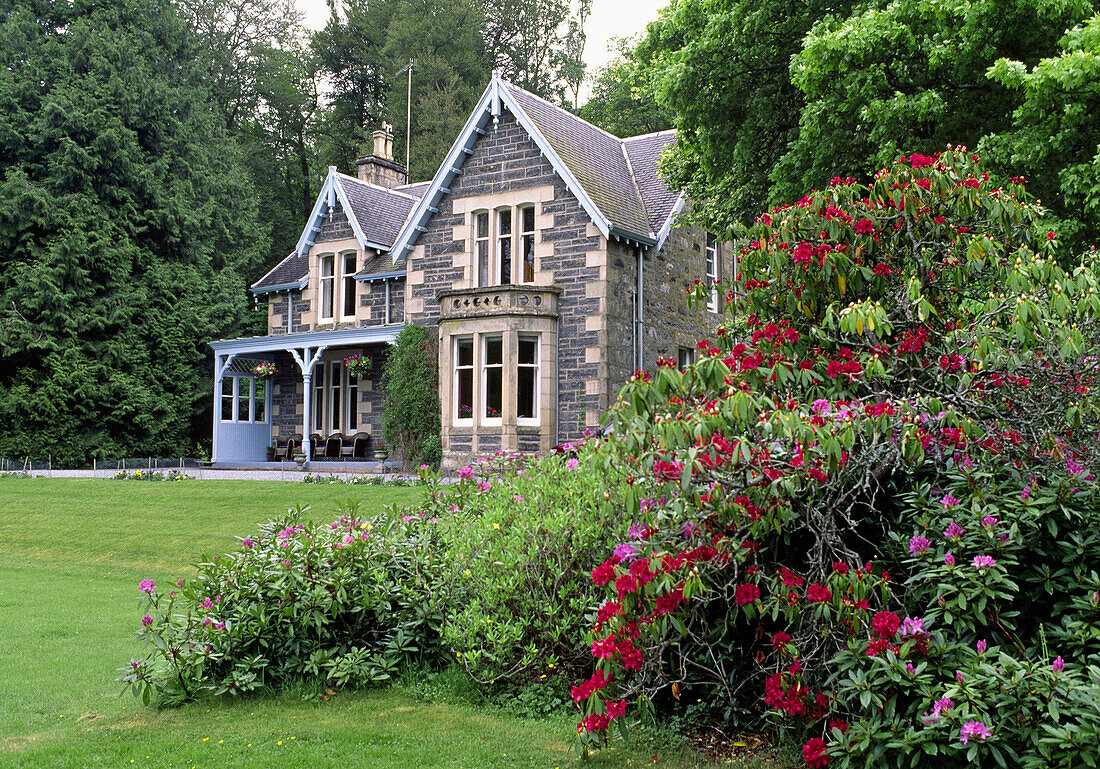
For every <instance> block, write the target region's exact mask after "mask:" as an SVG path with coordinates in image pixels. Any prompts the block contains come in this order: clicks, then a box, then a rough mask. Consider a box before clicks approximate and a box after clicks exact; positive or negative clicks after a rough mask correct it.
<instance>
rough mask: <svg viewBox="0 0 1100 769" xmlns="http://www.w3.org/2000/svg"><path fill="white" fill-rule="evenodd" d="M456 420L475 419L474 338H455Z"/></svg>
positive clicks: (470, 420) (471, 420)
mask: <svg viewBox="0 0 1100 769" xmlns="http://www.w3.org/2000/svg"><path fill="white" fill-rule="evenodd" d="M454 381H455V392H454V404H455V413H454V418H455V421H458V420H464V421H469V422H471V423H472V422H473V419H474V338H473V337H472V336H460V337H458V338H456V339H455V380H454Z"/></svg>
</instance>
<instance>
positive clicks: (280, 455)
mask: <svg viewBox="0 0 1100 769" xmlns="http://www.w3.org/2000/svg"><path fill="white" fill-rule="evenodd" d="M290 451H291V449H290V441H289V440H287V441H283V442H281V443H280V441H279V439H278V438H276V439H275V461H276V462H280V461H282V460H285V459H287V458H289V457H290Z"/></svg>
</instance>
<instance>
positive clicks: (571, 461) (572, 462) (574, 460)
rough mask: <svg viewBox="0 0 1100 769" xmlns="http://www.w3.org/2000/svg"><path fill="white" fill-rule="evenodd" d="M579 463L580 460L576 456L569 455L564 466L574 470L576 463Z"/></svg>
mask: <svg viewBox="0 0 1100 769" xmlns="http://www.w3.org/2000/svg"><path fill="white" fill-rule="evenodd" d="M579 464H580V460H578V459H577V458H576V457H569V460H568V461H567V462H566V463H565V467H566V469H567V470H576V469H577V465H579Z"/></svg>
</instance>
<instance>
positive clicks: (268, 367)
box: [252, 360, 279, 377]
mask: <svg viewBox="0 0 1100 769" xmlns="http://www.w3.org/2000/svg"><path fill="white" fill-rule="evenodd" d="M252 373H253V375H254V376H258V377H270V376H275V375H276V374H278V373H279V369H277V368H275V364H274V363H271V362H269V361H266V360H264V361H260V362H259V363H257V364H256V365H255V366H253V367H252Z"/></svg>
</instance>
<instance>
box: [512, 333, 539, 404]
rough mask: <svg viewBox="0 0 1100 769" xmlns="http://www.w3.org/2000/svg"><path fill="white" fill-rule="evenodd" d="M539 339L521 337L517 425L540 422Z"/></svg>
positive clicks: (517, 377) (517, 361)
mask: <svg viewBox="0 0 1100 769" xmlns="http://www.w3.org/2000/svg"><path fill="white" fill-rule="evenodd" d="M538 390H539V339H538V337H537V336H525V335H522V334H521V335H520V337H519V350H518V356H517V359H516V421H517V424H538V421H539V413H538V407H539V397H538Z"/></svg>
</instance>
